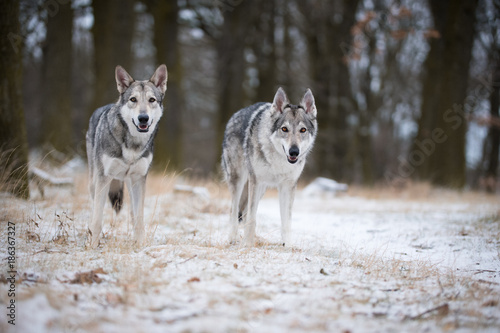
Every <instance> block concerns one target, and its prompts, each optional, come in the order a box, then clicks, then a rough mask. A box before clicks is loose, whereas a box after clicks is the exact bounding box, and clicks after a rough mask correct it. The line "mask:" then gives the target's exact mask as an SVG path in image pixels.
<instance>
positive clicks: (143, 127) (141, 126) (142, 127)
mask: <svg viewBox="0 0 500 333" xmlns="http://www.w3.org/2000/svg"><path fill="white" fill-rule="evenodd" d="M139 128H140V129H146V128H148V125H139Z"/></svg>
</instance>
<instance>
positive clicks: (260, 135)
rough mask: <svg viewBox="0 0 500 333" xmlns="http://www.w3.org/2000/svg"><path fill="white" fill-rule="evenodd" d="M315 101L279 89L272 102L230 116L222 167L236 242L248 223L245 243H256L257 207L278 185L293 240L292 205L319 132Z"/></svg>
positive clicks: (286, 237)
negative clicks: (292, 96) (240, 228)
mask: <svg viewBox="0 0 500 333" xmlns="http://www.w3.org/2000/svg"><path fill="white" fill-rule="evenodd" d="M316 113H317V111H316V105H315V104H314V97H313V94H312V92H311V90H309V89H308V90H307V92H306V93H305V95H304V97H303V98H302V101H301V102H300V104H299V105H292V104H290V102H289V101H288V98H287V96H286V94H285V92H284V91H283V89H281V88H279V89H278V91H277V92H276V95H275V96H274V101H273V103H272V104H271V103H257V104H254V105H252V106H249V107H247V108H244V109H242V110H240V111H238V112H237V113H235V114H234V115H233V116H232V117H231V119H230V120H229V122H228V124H227V126H226V131H225V133H224V141H223V144H222V169H223V171H224V173H225V177H226V181H227V183H228V186H229V191H230V192H231V197H232V201H231V215H230V228H231V230H230V235H229V240H230V242H231V243H235V242H236V238H237V235H238V222H239V220H241V221H243V222H244V226H245V237H244V243H245V245H246V246H253V245H254V243H255V224H256V222H255V218H256V213H257V205H258V202H259V200H260V199H261V198H262V196H263V195H264V192H265V191H266V188H267V187H269V186H272V187H277V188H278V192H279V202H280V214H281V237H282V240H283V245H285V244H289V243H290V223H291V221H290V219H291V211H292V204H293V199H294V194H295V188H296V186H297V180H298V179H299V176H300V174H301V173H302V170H303V169H304V166H305V164H306V158H307V155H308V153H309V152H310V151H311V148H312V146H313V144H314V140H315V138H316V133H317V127H318V125H317V121H316Z"/></svg>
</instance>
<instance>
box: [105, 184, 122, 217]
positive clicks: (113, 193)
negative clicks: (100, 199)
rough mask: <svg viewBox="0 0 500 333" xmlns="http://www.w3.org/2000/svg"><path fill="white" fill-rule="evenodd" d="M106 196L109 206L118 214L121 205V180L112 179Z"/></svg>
mask: <svg viewBox="0 0 500 333" xmlns="http://www.w3.org/2000/svg"><path fill="white" fill-rule="evenodd" d="M108 196H109V200H110V201H111V206H112V207H113V209H114V210H115V212H116V213H117V214H118V213H119V212H120V210H121V209H122V206H123V182H122V181H119V180H116V179H114V180H113V181H112V182H111V185H110V186H109V192H108Z"/></svg>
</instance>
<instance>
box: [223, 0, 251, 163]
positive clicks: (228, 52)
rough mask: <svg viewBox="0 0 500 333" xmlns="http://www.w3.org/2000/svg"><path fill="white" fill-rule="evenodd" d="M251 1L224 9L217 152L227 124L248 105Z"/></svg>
mask: <svg viewBox="0 0 500 333" xmlns="http://www.w3.org/2000/svg"><path fill="white" fill-rule="evenodd" d="M249 6H251V4H250V2H249V1H243V2H241V3H240V4H238V5H237V6H235V7H232V8H231V9H230V10H224V11H223V16H224V23H223V26H222V31H221V36H220V37H219V38H217V39H216V50H217V72H218V74H219V77H218V83H219V87H218V90H219V93H218V96H219V101H218V103H219V111H218V117H217V118H218V120H217V125H216V129H217V140H216V142H217V148H218V149H217V152H218V153H219V156H220V153H221V152H222V139H223V138H224V130H225V128H226V124H227V122H228V120H229V118H231V116H232V115H233V113H235V112H236V111H238V110H239V109H241V108H242V107H244V106H245V102H246V101H245V92H244V90H243V81H244V79H245V69H246V66H245V59H244V50H245V39H246V38H245V37H246V34H247V26H248V11H249Z"/></svg>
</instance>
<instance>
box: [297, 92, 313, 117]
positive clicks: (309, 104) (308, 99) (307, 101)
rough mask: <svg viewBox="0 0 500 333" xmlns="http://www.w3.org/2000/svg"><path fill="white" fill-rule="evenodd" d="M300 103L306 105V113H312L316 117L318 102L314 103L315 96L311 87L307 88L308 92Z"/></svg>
mask: <svg viewBox="0 0 500 333" xmlns="http://www.w3.org/2000/svg"><path fill="white" fill-rule="evenodd" d="M300 105H301V106H302V107H304V110H306V113H308V114H311V115H313V116H315V117H316V113H317V110H316V104H315V103H314V96H313V93H312V91H311V89H307V91H306V93H305V94H304V97H302V101H301V102H300Z"/></svg>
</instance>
